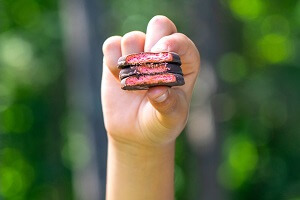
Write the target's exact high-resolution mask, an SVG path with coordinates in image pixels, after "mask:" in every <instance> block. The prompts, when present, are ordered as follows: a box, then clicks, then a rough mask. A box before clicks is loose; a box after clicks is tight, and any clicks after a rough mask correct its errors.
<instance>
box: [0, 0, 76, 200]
mask: <svg viewBox="0 0 300 200" xmlns="http://www.w3.org/2000/svg"><path fill="white" fill-rule="evenodd" d="M57 3H58V2H56V1H51V0H16V1H10V0H1V1H0V199H7V200H10V199H11V200H14V199H18V200H21V199H70V198H71V196H72V192H71V183H70V180H71V179H70V178H71V175H70V171H69V170H68V169H66V168H65V167H64V166H63V165H62V162H61V158H60V154H61V153H60V150H61V143H62V137H61V133H60V132H61V130H60V123H61V118H62V114H63V113H64V110H65V105H64V104H65V102H64V101H65V100H64V96H65V80H64V76H63V71H64V60H63V54H62V44H61V43H62V41H61V37H62V36H61V35H62V34H61V30H60V19H59V15H58V5H57Z"/></svg>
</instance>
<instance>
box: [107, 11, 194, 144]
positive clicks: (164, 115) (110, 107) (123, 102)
mask: <svg viewBox="0 0 300 200" xmlns="http://www.w3.org/2000/svg"><path fill="white" fill-rule="evenodd" d="M143 51H145V52H149V51H152V52H162V51H170V52H176V53H178V54H179V56H180V58H181V61H182V66H181V67H182V70H183V74H184V79H185V85H183V86H180V87H172V88H169V87H165V86H159V87H153V88H151V89H149V90H148V91H147V90H145V91H124V90H122V89H121V85H120V80H119V77H118V75H119V69H118V68H117V61H118V58H119V57H121V56H124V55H127V54H132V53H138V52H143ZM103 53H104V59H103V77H102V88H101V96H102V105H103V113H104V122H105V127H106V130H107V132H108V136H109V140H113V141H114V142H116V143H121V144H129V145H132V146H140V145H142V146H160V145H164V144H167V143H170V142H174V141H175V139H176V137H177V136H178V135H179V134H180V132H181V131H182V130H183V128H184V126H185V124H186V121H187V117H188V111H189V105H190V101H191V96H192V91H193V88H194V84H195V81H196V78H197V74H198V72H199V67H200V56H199V52H198V50H197V48H196V47H195V45H194V43H193V42H192V41H191V40H190V39H189V38H188V37H187V36H185V35H184V34H181V33H177V30H176V27H175V25H174V24H173V22H172V21H170V20H169V19H168V18H166V17H164V16H156V17H154V18H152V19H151V21H150V22H149V24H148V27H147V33H146V34H144V33H142V32H138V31H133V32H129V33H127V34H125V35H124V36H123V37H120V36H113V37H110V38H108V39H107V40H106V41H105V42H104V44H103Z"/></svg>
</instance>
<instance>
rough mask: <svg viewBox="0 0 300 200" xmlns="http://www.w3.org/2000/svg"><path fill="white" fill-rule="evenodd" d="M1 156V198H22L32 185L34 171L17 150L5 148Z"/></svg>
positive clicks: (0, 152)
mask: <svg viewBox="0 0 300 200" xmlns="http://www.w3.org/2000/svg"><path fill="white" fill-rule="evenodd" d="M0 155H1V165H0V177H1V179H0V185H1V187H0V196H2V197H6V198H9V199H10V198H12V197H13V199H17V198H15V197H19V198H20V197H21V196H22V195H23V194H24V193H25V191H26V190H27V188H28V187H29V186H30V184H31V183H32V180H33V177H34V170H33V168H32V167H31V166H30V165H29V164H28V162H27V161H26V160H25V159H24V157H23V156H22V155H21V153H20V152H19V151H17V150H16V149H12V148H5V149H3V150H2V151H0ZM21 199H22V198H21Z"/></svg>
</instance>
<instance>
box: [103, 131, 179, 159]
mask: <svg viewBox="0 0 300 200" xmlns="http://www.w3.org/2000/svg"><path fill="white" fill-rule="evenodd" d="M108 153H109V154H110V155H109V157H110V158H112V159H113V160H115V161H117V162H120V163H121V164H125V165H132V164H135V162H138V163H139V164H140V163H141V162H143V161H145V160H147V162H153V163H154V162H162V161H165V162H171V161H172V160H173V159H174V153H175V141H172V142H169V143H165V144H160V145H145V144H139V143H133V142H128V141H120V140H115V139H114V138H111V137H108ZM172 163H173V162H172Z"/></svg>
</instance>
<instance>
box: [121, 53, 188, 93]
mask: <svg viewBox="0 0 300 200" xmlns="http://www.w3.org/2000/svg"><path fill="white" fill-rule="evenodd" d="M180 65H181V61H180V57H179V56H178V54H176V53H173V52H161V53H152V52H141V53H136V54H130V55H127V56H123V57H121V58H119V60H118V68H119V69H121V70H120V73H119V78H120V80H121V88H122V89H124V90H147V89H149V88H150V87H155V86H162V85H163V86H169V87H172V86H180V85H184V83H185V82H184V78H183V73H182V69H181V67H180Z"/></svg>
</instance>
